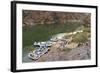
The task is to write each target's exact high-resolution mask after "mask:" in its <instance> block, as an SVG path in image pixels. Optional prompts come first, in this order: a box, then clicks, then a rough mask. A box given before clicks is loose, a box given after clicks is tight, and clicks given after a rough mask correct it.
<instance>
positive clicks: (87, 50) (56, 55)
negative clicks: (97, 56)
mask: <svg viewBox="0 0 100 73" xmlns="http://www.w3.org/2000/svg"><path fill="white" fill-rule="evenodd" d="M86 59H91V47H90V42H89V43H88V44H87V45H83V46H80V47H76V48H73V49H69V48H67V47H66V48H61V45H60V44H59V43H56V44H54V45H53V46H52V47H51V48H50V51H49V52H48V53H46V54H44V55H43V56H41V57H40V58H39V59H38V60H37V61H36V62H45V61H68V60H86Z"/></svg>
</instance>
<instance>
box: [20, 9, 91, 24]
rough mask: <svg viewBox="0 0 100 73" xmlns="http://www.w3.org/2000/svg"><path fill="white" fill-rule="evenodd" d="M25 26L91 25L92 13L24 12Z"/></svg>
mask: <svg viewBox="0 0 100 73" xmlns="http://www.w3.org/2000/svg"><path fill="white" fill-rule="evenodd" d="M22 14H23V26H25V25H36V24H58V23H59V24H64V23H67V22H81V23H83V24H85V25H88V24H89V25H90V21H91V20H90V17H91V14H90V13H77V12H53V11H33V10H23V12H22Z"/></svg>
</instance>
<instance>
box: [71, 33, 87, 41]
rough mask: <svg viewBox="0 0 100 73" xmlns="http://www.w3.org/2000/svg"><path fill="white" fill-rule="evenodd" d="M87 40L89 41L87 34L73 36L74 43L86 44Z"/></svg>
mask: <svg viewBox="0 0 100 73" xmlns="http://www.w3.org/2000/svg"><path fill="white" fill-rule="evenodd" d="M87 40H88V35H87V32H82V33H77V34H75V35H73V39H72V42H76V43H85V42H86V41H87Z"/></svg>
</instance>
